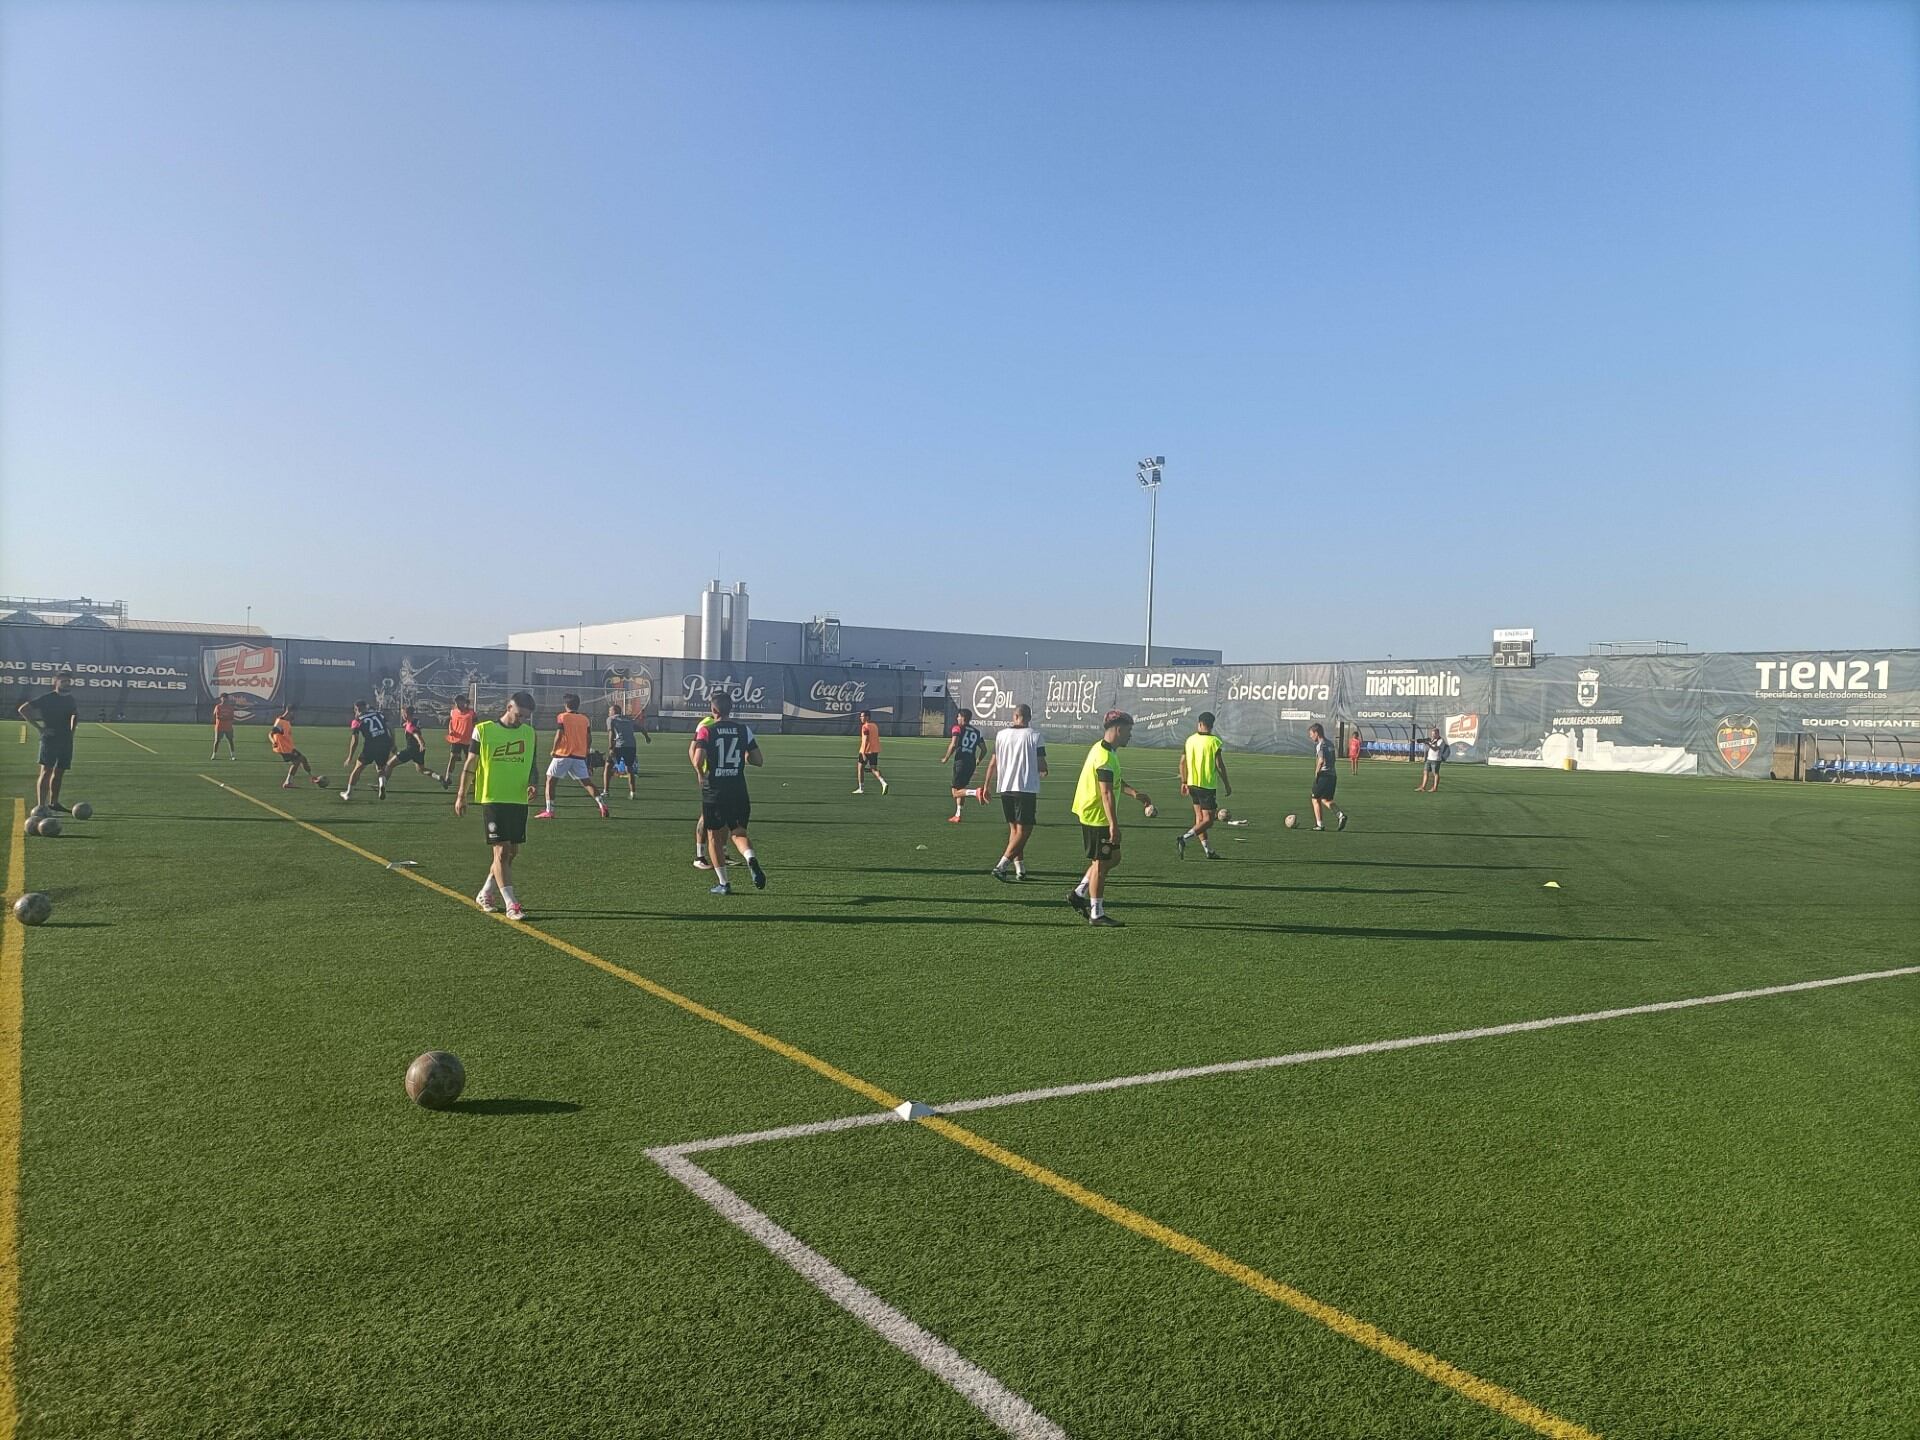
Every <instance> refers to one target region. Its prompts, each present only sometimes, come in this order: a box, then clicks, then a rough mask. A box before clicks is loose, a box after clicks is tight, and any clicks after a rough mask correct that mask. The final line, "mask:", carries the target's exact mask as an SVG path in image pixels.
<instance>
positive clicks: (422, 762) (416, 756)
mask: <svg viewBox="0 0 1920 1440" xmlns="http://www.w3.org/2000/svg"><path fill="white" fill-rule="evenodd" d="M402 765H411V766H413V768H414V769H416V770H418V771H419V772H420V773H421V774H422V775H424V776H426V777H427V779H429V780H438V779H439V778H440V777H439V776H438V775H436V774H434V773H433V771H431V770H429V769H428V768H427V742H426V737H425V736H423V735H422V734H421V733H420V722H419V721H418V720H416V719H415V718H414V715H413V707H412V706H411V705H402V706H401V707H400V753H399V754H397V755H395V756H394V757H393V764H391V765H389V766H388V767H387V771H388V773H389V774H391V773H392V772H393V771H395V770H398V769H399V768H400V767H401V766H402Z"/></svg>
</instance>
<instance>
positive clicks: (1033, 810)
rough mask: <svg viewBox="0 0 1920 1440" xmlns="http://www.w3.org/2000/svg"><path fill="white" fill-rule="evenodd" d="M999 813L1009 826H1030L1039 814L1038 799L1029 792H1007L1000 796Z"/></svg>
mask: <svg viewBox="0 0 1920 1440" xmlns="http://www.w3.org/2000/svg"><path fill="white" fill-rule="evenodd" d="M1000 813H1001V814H1002V815H1004V816H1006V817H1007V824H1009V825H1031V824H1033V822H1034V821H1035V820H1036V819H1037V818H1038V817H1039V814H1040V797H1039V796H1038V795H1035V794H1032V793H1031V792H1018V791H1014V792H1007V793H1004V794H1002V795H1001V796H1000Z"/></svg>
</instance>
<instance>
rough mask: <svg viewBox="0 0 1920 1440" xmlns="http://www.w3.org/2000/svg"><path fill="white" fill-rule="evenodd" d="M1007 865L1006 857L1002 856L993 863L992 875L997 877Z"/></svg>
mask: <svg viewBox="0 0 1920 1440" xmlns="http://www.w3.org/2000/svg"><path fill="white" fill-rule="evenodd" d="M1009 863H1010V862H1009V861H1008V859H1007V857H1006V856H1004V855H1002V856H1001V857H1000V858H999V860H998V861H996V862H995V863H994V867H993V873H994V874H996V875H998V874H999V873H1000V872H1001V871H1002V870H1004V869H1006V868H1007V866H1008V864H1009Z"/></svg>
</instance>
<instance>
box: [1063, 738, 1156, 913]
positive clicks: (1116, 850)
mask: <svg viewBox="0 0 1920 1440" xmlns="http://www.w3.org/2000/svg"><path fill="white" fill-rule="evenodd" d="M1132 738H1133V717H1132V716H1131V715H1129V714H1127V712H1126V711H1124V710H1109V711H1108V712H1107V713H1106V717H1105V719H1104V720H1103V721H1102V730H1101V736H1100V738H1099V739H1098V740H1096V741H1094V743H1093V748H1092V749H1091V750H1089V751H1087V759H1086V763H1085V764H1084V765H1082V766H1081V767H1080V783H1079V784H1078V785H1077V786H1075V787H1074V791H1073V813H1074V816H1075V817H1076V818H1077V819H1078V820H1079V821H1080V839H1081V841H1082V843H1083V845H1084V846H1085V849H1086V852H1087V873H1086V874H1085V875H1083V876H1081V877H1080V883H1079V884H1078V885H1076V886H1074V887H1073V889H1071V890H1069V891H1068V892H1067V904H1069V905H1071V906H1072V907H1073V908H1074V909H1075V910H1078V911H1079V912H1080V913H1081V914H1082V915H1085V916H1086V917H1087V921H1088V923H1089V924H1092V925H1111V926H1118V925H1119V924H1120V923H1121V922H1120V921H1118V920H1116V919H1114V918H1113V917H1112V916H1111V915H1109V914H1107V904H1106V899H1107V876H1108V875H1110V874H1112V873H1113V871H1114V869H1115V867H1117V866H1118V865H1119V864H1120V812H1119V811H1118V809H1116V808H1115V804H1114V802H1115V799H1116V798H1117V794H1118V793H1119V792H1124V793H1126V794H1128V795H1131V796H1133V798H1134V799H1136V800H1138V801H1139V802H1140V804H1141V805H1142V806H1143V807H1144V808H1145V810H1146V813H1147V815H1148V816H1149V817H1151V816H1152V815H1153V801H1152V800H1150V799H1148V798H1147V796H1146V795H1145V794H1143V793H1142V792H1141V791H1138V790H1136V789H1134V788H1133V786H1131V785H1129V784H1127V782H1126V779H1125V778H1124V777H1123V776H1122V775H1121V773H1120V752H1121V751H1122V750H1124V749H1125V748H1126V746H1127V742H1128V741H1129V740H1131V739H1132Z"/></svg>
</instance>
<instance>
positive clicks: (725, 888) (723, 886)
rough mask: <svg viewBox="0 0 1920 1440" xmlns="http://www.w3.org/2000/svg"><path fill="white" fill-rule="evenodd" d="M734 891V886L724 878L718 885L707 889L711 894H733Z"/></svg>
mask: <svg viewBox="0 0 1920 1440" xmlns="http://www.w3.org/2000/svg"><path fill="white" fill-rule="evenodd" d="M732 893H733V887H732V886H731V885H729V884H727V883H726V882H725V881H724V880H723V881H721V882H720V883H719V884H718V885H716V886H714V887H713V888H712V889H711V890H709V891H707V894H709V895H731V894H732Z"/></svg>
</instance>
